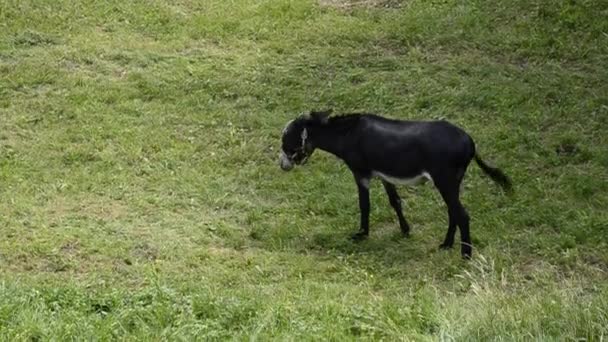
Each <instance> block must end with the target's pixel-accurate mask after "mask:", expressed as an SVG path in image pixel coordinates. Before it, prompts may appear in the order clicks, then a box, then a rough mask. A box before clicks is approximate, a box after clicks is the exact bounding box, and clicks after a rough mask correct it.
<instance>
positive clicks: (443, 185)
mask: <svg viewBox="0 0 608 342" xmlns="http://www.w3.org/2000/svg"><path fill="white" fill-rule="evenodd" d="M463 174H464V172H462V171H461V170H459V172H457V173H456V177H454V176H452V177H446V178H441V179H440V180H439V179H438V180H436V182H435V184H436V185H437V188H438V190H439V192H440V193H441V197H442V198H443V200H444V201H445V203H446V205H447V207H448V217H449V223H448V232H447V234H446V236H445V240H444V241H443V243H442V244H441V245H440V248H443V249H445V248H451V247H452V246H453V245H454V235H455V233H456V226H458V228H460V240H461V249H460V251H461V254H462V256H463V257H464V258H470V257H471V253H472V245H471V236H470V233H469V221H470V219H469V214H468V213H467V211H466V209H465V208H464V207H463V205H462V203H461V202H460V183H461V182H462V176H463Z"/></svg>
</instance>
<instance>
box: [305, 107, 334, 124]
mask: <svg viewBox="0 0 608 342" xmlns="http://www.w3.org/2000/svg"><path fill="white" fill-rule="evenodd" d="M332 112H333V109H328V110H324V111H319V112H315V111H312V112H310V117H311V118H313V119H314V120H315V121H318V122H320V123H323V124H324V123H327V120H328V119H329V115H331V113H332Z"/></svg>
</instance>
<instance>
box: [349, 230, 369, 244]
mask: <svg viewBox="0 0 608 342" xmlns="http://www.w3.org/2000/svg"><path fill="white" fill-rule="evenodd" d="M351 239H352V240H353V241H355V242H359V241H363V240H365V239H367V233H365V232H356V233H355V234H353V235H352V236H351Z"/></svg>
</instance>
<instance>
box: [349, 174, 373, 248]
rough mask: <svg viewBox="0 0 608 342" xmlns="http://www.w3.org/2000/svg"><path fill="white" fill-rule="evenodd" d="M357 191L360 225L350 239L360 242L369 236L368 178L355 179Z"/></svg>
mask: <svg viewBox="0 0 608 342" xmlns="http://www.w3.org/2000/svg"><path fill="white" fill-rule="evenodd" d="M356 181H357V189H358V190H359V210H360V213H361V221H360V223H361V225H360V227H359V231H358V232H356V233H355V234H354V235H353V236H352V239H353V240H355V241H361V240H364V239H366V238H367V236H368V235H369V189H368V187H369V178H358V177H357V178H356Z"/></svg>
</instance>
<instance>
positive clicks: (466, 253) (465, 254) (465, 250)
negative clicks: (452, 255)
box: [460, 246, 473, 260]
mask: <svg viewBox="0 0 608 342" xmlns="http://www.w3.org/2000/svg"><path fill="white" fill-rule="evenodd" d="M460 253H461V254H462V258H463V259H466V260H469V259H471V254H472V253H473V249H472V248H471V246H463V247H462V249H461V250H460Z"/></svg>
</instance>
